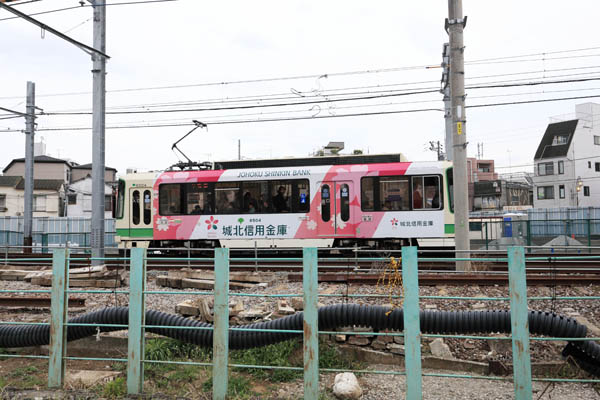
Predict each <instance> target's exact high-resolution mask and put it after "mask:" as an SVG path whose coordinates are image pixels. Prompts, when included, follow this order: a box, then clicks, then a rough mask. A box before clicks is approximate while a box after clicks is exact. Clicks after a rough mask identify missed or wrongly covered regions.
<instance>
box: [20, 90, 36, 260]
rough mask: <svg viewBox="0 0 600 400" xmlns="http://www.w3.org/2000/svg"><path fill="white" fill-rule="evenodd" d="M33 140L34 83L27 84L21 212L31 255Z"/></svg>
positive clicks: (27, 247) (24, 233)
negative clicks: (23, 181) (23, 182)
mask: <svg viewBox="0 0 600 400" xmlns="http://www.w3.org/2000/svg"><path fill="white" fill-rule="evenodd" d="M34 139H35V83H34V82H27V108H26V116H25V207H24V210H23V219H24V225H23V246H24V250H23V251H24V252H25V253H31V246H32V245H33V238H32V236H31V231H32V226H33V143H34Z"/></svg>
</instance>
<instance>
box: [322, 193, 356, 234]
mask: <svg viewBox="0 0 600 400" xmlns="http://www.w3.org/2000/svg"><path fill="white" fill-rule="evenodd" d="M319 188H320V190H319V195H320V197H321V204H320V207H321V217H320V219H319V221H318V230H319V236H353V235H354V228H353V226H352V220H353V218H352V212H351V207H350V203H351V202H352V193H353V192H352V182H350V181H323V182H321V183H320V187H319Z"/></svg>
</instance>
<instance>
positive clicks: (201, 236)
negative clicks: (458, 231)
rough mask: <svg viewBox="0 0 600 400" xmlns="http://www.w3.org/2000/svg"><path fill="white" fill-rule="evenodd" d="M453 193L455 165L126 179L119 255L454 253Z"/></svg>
mask: <svg viewBox="0 0 600 400" xmlns="http://www.w3.org/2000/svg"><path fill="white" fill-rule="evenodd" d="M283 164H285V163H283ZM296 164H298V163H296ZM451 185H452V164H451V163H449V162H377V163H355V164H341V165H309V166H298V165H294V166H276V167H262V168H261V167H256V168H255V167H252V168H229V169H217V170H195V171H168V172H155V173H139V174H128V175H126V176H125V177H124V178H123V179H120V181H119V190H118V201H117V210H116V217H117V225H116V228H117V240H118V241H119V242H120V246H121V247H136V246H139V247H148V246H152V247H180V246H183V245H187V246H190V247H219V246H222V247H232V248H254V247H258V248H263V247H290V248H291V247H307V246H315V247H348V246H353V245H355V244H358V245H360V246H369V247H372V248H398V247H400V246H402V245H406V244H409V243H412V244H417V243H418V244H419V245H421V246H435V247H445V246H454V240H453V238H454V215H453V211H452V204H451V195H450V194H451V193H452V189H451ZM415 241H416V242H417V243H415Z"/></svg>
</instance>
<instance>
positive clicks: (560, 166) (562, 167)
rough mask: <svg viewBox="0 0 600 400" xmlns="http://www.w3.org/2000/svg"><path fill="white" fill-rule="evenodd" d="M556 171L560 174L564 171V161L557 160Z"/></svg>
mask: <svg viewBox="0 0 600 400" xmlns="http://www.w3.org/2000/svg"><path fill="white" fill-rule="evenodd" d="M558 173H559V174H560V175H562V174H564V173H565V162H564V161H559V162H558Z"/></svg>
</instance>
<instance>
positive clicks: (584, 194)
mask: <svg viewBox="0 0 600 400" xmlns="http://www.w3.org/2000/svg"><path fill="white" fill-rule="evenodd" d="M575 111H576V113H575V116H574V118H570V119H567V120H562V121H559V122H552V123H550V124H548V127H547V128H546V132H545V133H544V136H543V137H542V140H541V141H540V144H539V146H538V148H537V151H536V153H535V156H534V167H535V173H534V177H533V183H534V206H535V207H536V208H556V207H598V206H600V122H599V121H600V104H595V103H584V104H578V105H577V106H576V107H575Z"/></svg>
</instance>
